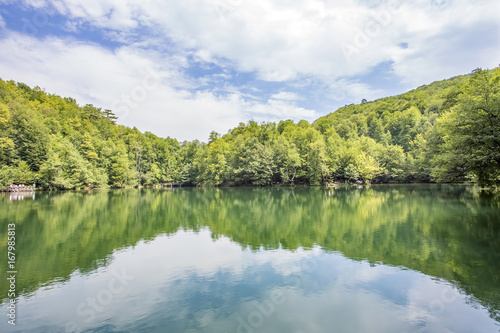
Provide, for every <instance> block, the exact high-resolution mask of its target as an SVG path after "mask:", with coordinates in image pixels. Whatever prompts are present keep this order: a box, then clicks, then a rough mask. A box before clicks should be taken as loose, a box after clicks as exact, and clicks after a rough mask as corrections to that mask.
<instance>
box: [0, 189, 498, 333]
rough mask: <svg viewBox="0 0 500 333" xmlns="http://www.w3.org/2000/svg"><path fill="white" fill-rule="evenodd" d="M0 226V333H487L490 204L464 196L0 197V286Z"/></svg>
mask: <svg viewBox="0 0 500 333" xmlns="http://www.w3.org/2000/svg"><path fill="white" fill-rule="evenodd" d="M11 199H23V200H11ZM9 224H15V237H16V246H15V256H16V259H15V265H16V266H15V268H16V271H17V275H16V281H15V285H16V292H17V294H19V297H18V299H17V303H16V304H15V305H16V325H15V326H12V325H10V324H8V322H7V321H8V320H9V318H8V316H7V313H8V311H9V310H8V309H7V306H8V304H9V303H8V302H9V298H8V293H9V283H8V282H3V283H2V284H0V288H1V289H0V295H1V296H2V311H3V313H2V315H1V316H0V318H2V319H1V320H0V331H1V332H30V333H36V332H217V333H221V332H235V333H253V332H335V333H337V332H356V333H359V332H388V333H391V332H394V333H405V332H406V333H410V332H440V333H441V332H499V330H500V326H499V323H500V198H499V197H498V196H496V197H495V196H492V195H488V194H484V193H480V192H479V191H478V190H477V189H475V188H474V187H472V186H451V185H390V186H389V185H387V186H383V185H381V186H372V187H371V188H361V189H360V188H348V189H338V190H334V189H329V188H323V187H296V188H221V189H217V188H215V189H195V188H187V189H184V188H182V189H174V190H173V191H171V190H109V191H108V190H99V191H92V192H89V193H87V192H58V193H55V192H53V193H49V192H45V193H43V192H40V193H36V195H35V196H31V195H25V196H24V197H23V198H20V197H19V198H18V197H13V198H10V197H9V196H1V197H0V226H1V228H0V239H1V241H0V244H1V246H0V258H2V260H1V261H0V272H1V276H0V278H1V279H2V281H7V280H6V279H7V278H8V277H9V275H8V273H7V271H8V270H9V268H8V267H7V261H8V259H7V233H8V225H9Z"/></svg>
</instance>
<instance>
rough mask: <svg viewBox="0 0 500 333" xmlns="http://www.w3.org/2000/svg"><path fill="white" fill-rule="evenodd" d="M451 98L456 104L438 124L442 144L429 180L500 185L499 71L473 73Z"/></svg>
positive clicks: (497, 69) (498, 69)
mask: <svg viewBox="0 0 500 333" xmlns="http://www.w3.org/2000/svg"><path fill="white" fill-rule="evenodd" d="M455 98H456V100H457V101H458V103H457V104H456V105H455V106H454V107H452V108H451V110H450V111H448V112H447V113H445V114H444V115H443V116H442V117H441V118H440V120H439V123H438V128H437V131H438V133H439V134H441V135H440V137H441V138H442V143H441V145H440V146H439V147H438V149H437V150H438V154H437V155H436V156H435V158H434V160H433V162H434V163H433V165H434V167H433V170H432V173H433V176H434V177H435V178H436V179H437V180H439V181H454V180H461V179H464V178H465V177H466V176H470V177H471V178H472V179H475V180H477V181H478V183H479V185H480V186H489V185H492V184H498V183H500V68H496V69H495V70H494V71H485V70H481V69H478V70H476V71H474V73H473V75H472V77H471V78H470V79H469V80H468V81H467V82H466V83H465V84H464V85H463V89H462V94H461V95H460V96H458V97H455Z"/></svg>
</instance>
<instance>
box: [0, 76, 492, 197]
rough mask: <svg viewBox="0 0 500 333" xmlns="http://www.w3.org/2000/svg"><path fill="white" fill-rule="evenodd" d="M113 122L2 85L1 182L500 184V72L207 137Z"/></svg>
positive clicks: (37, 92)
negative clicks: (168, 134) (181, 138)
mask: <svg viewBox="0 0 500 333" xmlns="http://www.w3.org/2000/svg"><path fill="white" fill-rule="evenodd" d="M115 120H116V117H115V116H114V115H113V113H112V112H111V111H110V110H102V109H99V108H96V107H94V106H92V105H85V106H83V107H80V106H78V105H77V104H76V101H75V100H74V99H71V98H61V97H59V96H56V95H51V94H47V93H45V92H44V91H42V90H41V89H40V88H38V87H35V88H33V89H31V88H30V87H28V86H26V85H25V84H22V83H17V84H16V83H15V82H13V81H8V82H4V81H1V80H0V130H1V135H0V148H1V153H0V165H1V171H0V185H2V186H6V185H9V184H11V183H25V184H29V183H37V184H38V185H40V186H42V187H46V188H60V189H72V188H82V187H108V186H110V187H129V186H135V185H152V184H157V183H163V182H172V181H175V182H178V183H180V184H191V185H200V186H219V185H257V186H263V185H272V184H278V183H279V184H300V183H304V184H311V185H318V184H322V183H325V182H331V181H347V182H355V181H362V182H429V181H438V182H458V181H465V180H470V181H477V182H478V183H479V184H480V185H481V186H489V185H496V184H498V183H499V182H500V148H499V146H500V68H496V69H494V70H489V71H488V70H481V69H477V70H475V71H474V72H473V73H471V74H470V75H464V76H459V77H455V78H452V79H449V80H444V81H439V82H434V83H432V84H430V85H426V86H422V87H420V88H417V89H415V90H413V91H410V92H408V93H405V94H402V95H399V96H394V97H388V98H383V99H379V100H376V101H373V102H367V101H365V100H363V101H362V103H361V104H359V105H348V106H345V107H343V108H340V109H339V110H337V111H336V112H334V113H331V114H329V115H327V116H325V117H322V118H320V119H318V120H316V121H315V122H314V123H312V124H309V123H308V122H307V121H305V120H301V121H299V122H298V123H295V122H293V121H292V120H285V121H281V122H279V123H262V124H258V123H256V122H254V121H250V122H248V123H246V124H244V123H240V125H239V126H238V127H236V128H234V129H232V130H230V131H229V132H228V133H227V134H224V135H220V134H218V133H215V132H212V133H211V134H210V138H209V142H208V143H203V142H199V141H197V140H195V141H192V142H182V143H179V142H178V141H177V140H175V139H171V138H166V139H162V138H159V137H157V136H155V135H154V134H152V133H149V132H146V133H140V132H139V131H138V130H137V129H136V128H133V129H131V128H128V127H125V126H121V125H116V124H115Z"/></svg>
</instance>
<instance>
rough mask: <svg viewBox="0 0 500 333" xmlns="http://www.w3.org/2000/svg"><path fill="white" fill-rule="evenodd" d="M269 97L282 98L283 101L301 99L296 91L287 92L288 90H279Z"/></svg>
mask: <svg viewBox="0 0 500 333" xmlns="http://www.w3.org/2000/svg"><path fill="white" fill-rule="evenodd" d="M271 98H272V99H276V100H283V101H298V100H301V99H302V98H301V97H300V96H299V95H297V94H296V93H293V92H289V91H280V92H279V93H277V94H274V95H271Z"/></svg>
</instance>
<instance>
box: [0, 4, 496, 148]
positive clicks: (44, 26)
mask: <svg viewBox="0 0 500 333" xmlns="http://www.w3.org/2000/svg"><path fill="white" fill-rule="evenodd" d="M499 13H500V1H498V0H475V1H473V0H413V1H400V0H364V1H363V0H182V1H179V0H163V1H160V0H141V1H137V0H87V1H78V0H0V78H2V79H3V80H15V81H18V82H24V83H26V84H28V85H30V86H36V85H38V86H40V87H41V88H43V89H45V90H46V91H47V92H49V93H53V94H57V95H60V96H63V97H67V96H68V97H74V98H76V100H77V102H78V103H79V104H80V105H84V104H87V103H91V104H94V105H95V106H98V107H103V108H107V109H112V110H113V111H114V112H115V113H116V114H117V115H118V117H119V121H118V122H119V123H121V124H124V125H127V126H136V127H137V128H139V129H140V130H141V131H151V132H153V133H155V134H157V135H159V136H162V137H166V136H170V137H174V138H177V139H179V140H192V139H200V140H202V141H206V140H207V138H208V135H209V133H210V131H212V130H216V131H218V132H220V133H226V132H227V131H228V130H229V129H230V128H232V127H235V126H237V125H238V123H239V122H241V121H243V122H247V121H248V120H251V119H253V120H255V121H258V122H262V121H279V120H283V119H293V120H299V119H306V120H309V121H313V120H315V119H316V118H318V117H320V116H322V115H325V114H328V113H330V112H333V111H335V110H336V109H337V108H338V107H340V106H343V105H345V104H350V103H359V102H360V101H361V99H363V98H366V99H368V100H372V99H376V98H380V97H385V96H388V95H395V94H399V93H403V92H405V91H407V90H410V89H413V88H415V87H417V86H419V85H422V84H426V83H430V82H432V81H435V80H440V79H445V78H448V77H451V76H454V75H459V74H465V73H469V72H470V71H471V70H473V69H474V68H477V67H482V68H493V67H496V66H498V64H499V63H500V14H499Z"/></svg>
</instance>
